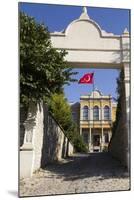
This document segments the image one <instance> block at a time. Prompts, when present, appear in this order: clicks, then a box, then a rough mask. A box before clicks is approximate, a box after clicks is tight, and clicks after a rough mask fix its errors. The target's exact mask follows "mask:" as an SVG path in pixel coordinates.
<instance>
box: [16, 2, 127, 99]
mask: <svg viewBox="0 0 134 200" xmlns="http://www.w3.org/2000/svg"><path fill="white" fill-rule="evenodd" d="M19 9H20V10H21V11H24V12H25V13H27V14H28V15H29V16H32V17H34V18H35V20H36V21H37V22H39V23H44V24H45V25H46V26H47V27H48V30H49V31H50V32H54V31H61V30H63V29H65V28H66V27H67V26H68V24H69V23H70V22H71V21H73V20H75V19H77V18H79V16H80V14H81V12H82V7H80V6H63V5H49V4H37V3H36V4H35V3H20V4H19ZM87 11H88V15H89V16H90V18H91V19H93V20H94V21H96V22H97V23H98V25H99V26H100V27H101V29H103V30H105V31H107V32H112V33H114V34H117V35H121V34H122V33H123V31H124V29H125V28H126V27H127V28H128V30H129V29H130V27H129V10H127V9H112V8H93V7H88V8H87ZM74 71H78V72H79V73H78V75H77V76H76V78H77V79H80V78H81V77H82V75H83V74H85V73H87V72H92V71H94V74H95V78H94V80H95V87H97V88H98V89H99V90H101V91H102V93H103V94H104V95H108V94H111V95H112V96H113V97H116V79H117V77H118V74H119V71H118V70H112V69H107V70H106V69H74ZM64 91H65V95H66V97H67V99H68V101H71V102H72V101H79V98H80V95H81V94H88V93H89V92H91V91H92V85H89V84H88V85H83V84H81V85H80V84H78V83H73V84H71V85H70V86H65V87H64Z"/></svg>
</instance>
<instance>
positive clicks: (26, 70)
mask: <svg viewBox="0 0 134 200" xmlns="http://www.w3.org/2000/svg"><path fill="white" fill-rule="evenodd" d="M65 55H66V52H65V51H57V50H55V49H54V48H52V45H51V40H50V35H49V32H48V30H47V28H46V27H45V26H44V25H43V24H38V23H36V21H35V20H34V18H31V17H29V16H27V15H26V14H24V13H20V102H21V105H28V104H29V103H30V102H31V101H32V102H35V103H36V102H40V101H41V100H42V99H43V97H44V96H45V97H49V96H50V95H51V94H53V93H55V92H61V91H62V90H63V85H64V84H69V82H70V81H74V79H73V78H71V77H72V75H73V74H75V73H73V72H72V69H71V68H68V65H67V62H66V61H65V60H64V57H65Z"/></svg>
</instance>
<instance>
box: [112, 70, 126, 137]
mask: <svg viewBox="0 0 134 200" xmlns="http://www.w3.org/2000/svg"><path fill="white" fill-rule="evenodd" d="M123 80H124V72H123V70H121V71H120V75H119V78H117V89H116V91H117V110H116V120H115V122H114V123H113V128H112V132H113V134H112V135H114V134H115V132H116V129H117V126H118V123H119V120H120V118H121V115H122V113H121V112H122V110H121V99H122V98H123V97H122V94H123V92H122V89H123V88H122V86H123V84H122V83H123Z"/></svg>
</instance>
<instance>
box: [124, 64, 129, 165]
mask: <svg viewBox="0 0 134 200" xmlns="http://www.w3.org/2000/svg"><path fill="white" fill-rule="evenodd" d="M123 67H124V84H125V100H126V129H127V135H126V140H127V147H126V148H127V149H126V151H127V155H126V159H127V163H128V166H129V160H130V158H129V157H130V64H129V63H124V65H123Z"/></svg>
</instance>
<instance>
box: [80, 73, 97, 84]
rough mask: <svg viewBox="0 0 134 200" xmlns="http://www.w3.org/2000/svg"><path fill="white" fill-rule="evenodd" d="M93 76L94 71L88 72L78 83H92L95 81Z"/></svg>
mask: <svg viewBox="0 0 134 200" xmlns="http://www.w3.org/2000/svg"><path fill="white" fill-rule="evenodd" d="M93 76H94V73H87V74H85V75H84V76H83V77H82V78H81V79H80V80H79V82H78V83H80V84H92V83H93Z"/></svg>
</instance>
